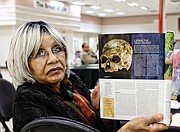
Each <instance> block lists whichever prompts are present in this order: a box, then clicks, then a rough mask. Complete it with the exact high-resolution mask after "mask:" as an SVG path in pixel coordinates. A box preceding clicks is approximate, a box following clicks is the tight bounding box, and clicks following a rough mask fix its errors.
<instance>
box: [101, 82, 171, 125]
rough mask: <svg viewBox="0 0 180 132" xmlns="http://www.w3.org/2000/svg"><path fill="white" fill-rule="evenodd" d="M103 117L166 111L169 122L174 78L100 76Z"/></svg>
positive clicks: (118, 117) (129, 117) (131, 116)
mask: <svg viewBox="0 0 180 132" xmlns="http://www.w3.org/2000/svg"><path fill="white" fill-rule="evenodd" d="M100 86H101V87H102V88H103V89H102V88H101V89H100V90H101V91H100V93H101V95H100V102H101V103H100V105H101V112H100V113H101V117H102V118H108V119H121V120H130V119H133V118H135V117H138V116H146V115H152V114H156V113H163V114H164V115H165V116H164V120H163V123H166V124H169V123H170V118H169V117H170V109H169V108H170V105H171V80H158V81H157V80H141V79H139V80H134V79H100Z"/></svg>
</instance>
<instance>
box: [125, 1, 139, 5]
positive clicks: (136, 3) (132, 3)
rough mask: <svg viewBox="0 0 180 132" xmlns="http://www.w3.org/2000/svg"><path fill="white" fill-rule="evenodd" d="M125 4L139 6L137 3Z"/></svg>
mask: <svg viewBox="0 0 180 132" xmlns="http://www.w3.org/2000/svg"><path fill="white" fill-rule="evenodd" d="M127 4H128V6H139V4H138V3H134V2H132V3H127Z"/></svg>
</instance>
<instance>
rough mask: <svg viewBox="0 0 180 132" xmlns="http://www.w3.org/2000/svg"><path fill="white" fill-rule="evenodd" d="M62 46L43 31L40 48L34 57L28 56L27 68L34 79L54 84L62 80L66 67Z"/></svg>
mask: <svg viewBox="0 0 180 132" xmlns="http://www.w3.org/2000/svg"><path fill="white" fill-rule="evenodd" d="M63 50H64V48H63V46H59V45H58V44H57V42H56V41H55V40H54V39H53V38H52V37H51V36H50V35H49V34H47V33H43V40H42V43H41V46H40V49H39V51H38V53H37V55H36V56H35V57H33V52H32V54H31V56H30V57H29V60H28V61H29V68H30V71H31V75H32V76H33V77H34V79H35V80H36V81H38V82H40V83H42V84H52V85H56V84H58V83H60V81H62V79H63V78H64V74H65V68H66V55H65V52H64V51H63Z"/></svg>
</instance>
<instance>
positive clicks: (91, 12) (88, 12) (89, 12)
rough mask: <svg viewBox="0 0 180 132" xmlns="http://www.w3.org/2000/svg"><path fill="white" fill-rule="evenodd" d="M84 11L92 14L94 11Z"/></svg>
mask: <svg viewBox="0 0 180 132" xmlns="http://www.w3.org/2000/svg"><path fill="white" fill-rule="evenodd" d="M85 13H87V14H93V13H94V11H85Z"/></svg>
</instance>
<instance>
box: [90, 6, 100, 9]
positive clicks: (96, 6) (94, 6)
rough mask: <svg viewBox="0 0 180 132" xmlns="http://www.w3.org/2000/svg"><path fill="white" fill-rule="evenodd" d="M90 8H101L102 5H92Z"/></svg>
mask: <svg viewBox="0 0 180 132" xmlns="http://www.w3.org/2000/svg"><path fill="white" fill-rule="evenodd" d="M90 8H92V9H100V8H101V7H100V6H90Z"/></svg>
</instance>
